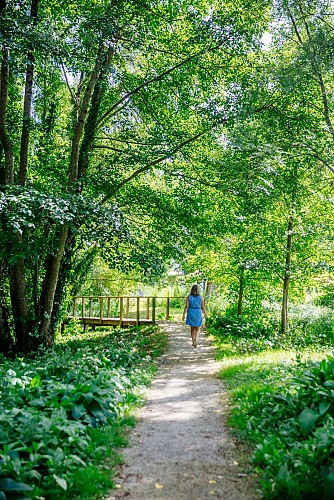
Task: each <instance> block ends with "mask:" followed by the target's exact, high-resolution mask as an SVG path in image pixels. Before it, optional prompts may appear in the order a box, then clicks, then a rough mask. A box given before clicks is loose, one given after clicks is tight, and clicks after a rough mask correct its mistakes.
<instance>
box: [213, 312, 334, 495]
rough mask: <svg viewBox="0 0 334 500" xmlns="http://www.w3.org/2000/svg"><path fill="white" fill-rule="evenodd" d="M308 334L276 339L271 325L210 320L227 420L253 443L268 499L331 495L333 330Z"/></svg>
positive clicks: (333, 492) (333, 465)
mask: <svg viewBox="0 0 334 500" xmlns="http://www.w3.org/2000/svg"><path fill="white" fill-rule="evenodd" d="M227 332H228V333H227ZM231 332H233V333H231ZM308 332H309V333H308V336H306V338H305V339H304V341H302V339H301V338H300V337H301V335H300V334H299V333H298V332H297V333H296V332H295V333H293V331H292V332H291V333H290V334H289V336H286V338H284V339H282V342H281V345H279V342H278V340H277V334H276V333H275V330H274V331H273V336H271V335H270V333H268V330H267V331H266V332H265V333H263V332H259V335H258V337H257V336H256V326H254V324H252V325H251V326H247V324H246V322H245V323H243V324H242V325H240V324H239V325H237V327H235V324H233V323H232V326H230V328H228V323H227V325H226V323H225V326H223V331H220V330H219V328H217V324H216V325H215V327H214V328H210V322H209V333H211V334H213V335H214V337H215V341H216V344H217V347H218V351H219V357H220V359H222V360H223V368H222V370H221V372H220V377H221V378H222V379H223V380H224V381H225V384H226V386H227V389H228V391H229V397H230V402H231V405H232V408H231V412H230V415H229V424H230V425H231V426H232V427H233V428H234V429H235V430H236V432H237V433H238V435H239V436H241V437H242V438H244V439H246V440H247V441H248V442H250V443H251V444H252V447H253V449H254V453H253V460H254V465H255V467H256V470H257V472H258V473H259V477H260V483H261V487H262V494H263V495H264V497H265V498H267V499H282V498H284V499H287V500H288V499H289V500H308V499H309V500H320V499H324V500H325V499H332V498H334V358H333V357H332V356H331V355H330V354H329V348H328V346H329V345H330V339H331V335H332V333H331V329H329V328H328V330H327V333H326V332H324V333H323V334H321V331H320V333H319V330H318V331H316V332H315V331H314V330H313V332H312V329H311V328H309V329H308ZM243 335H244V336H243ZM319 335H323V336H321V337H319ZM261 337H262V338H263V337H265V340H266V342H267V343H266V344H265V343H264V341H262V338H261ZM324 339H325V340H324ZM232 340H233V344H231V342H232ZM314 340H315V345H314V343H313V342H314ZM282 344H283V347H285V348H286V349H282ZM301 345H303V347H304V349H301ZM245 346H247V349H245ZM251 346H253V349H252V347H251ZM324 346H327V351H326V350H325V349H324ZM320 347H321V348H320ZM325 352H327V354H325Z"/></svg>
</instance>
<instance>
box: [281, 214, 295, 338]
mask: <svg viewBox="0 0 334 500" xmlns="http://www.w3.org/2000/svg"><path fill="white" fill-rule="evenodd" d="M292 231H293V219H292V217H290V219H289V223H288V235H287V240H286V255H285V269H284V278H283V299H282V310H281V333H286V332H287V330H288V327H289V323H288V300H289V286H290V276H291V249H292Z"/></svg>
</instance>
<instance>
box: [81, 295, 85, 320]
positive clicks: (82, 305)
mask: <svg viewBox="0 0 334 500" xmlns="http://www.w3.org/2000/svg"><path fill="white" fill-rule="evenodd" d="M84 317H85V299H84V297H82V298H81V319H84Z"/></svg>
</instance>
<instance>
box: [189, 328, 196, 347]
mask: <svg viewBox="0 0 334 500" xmlns="http://www.w3.org/2000/svg"><path fill="white" fill-rule="evenodd" d="M190 335H191V340H192V342H193V345H194V344H195V327H194V326H191V327H190Z"/></svg>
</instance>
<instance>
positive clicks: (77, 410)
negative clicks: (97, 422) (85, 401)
mask: <svg viewBox="0 0 334 500" xmlns="http://www.w3.org/2000/svg"><path fill="white" fill-rule="evenodd" d="M85 413H86V410H85V407H84V405H82V404H80V405H75V406H73V408H72V416H73V418H74V419H75V420H79V418H81V417H82V415H84V414H85Z"/></svg>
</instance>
